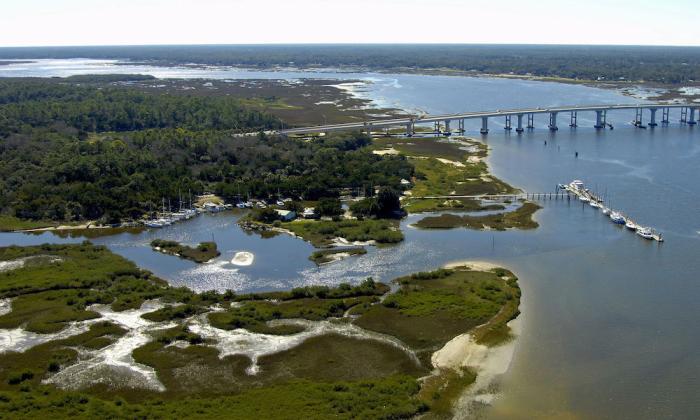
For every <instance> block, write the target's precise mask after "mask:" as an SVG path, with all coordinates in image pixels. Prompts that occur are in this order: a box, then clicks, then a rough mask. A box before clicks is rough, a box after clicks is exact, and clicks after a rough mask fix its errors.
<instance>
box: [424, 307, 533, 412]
mask: <svg viewBox="0 0 700 420" xmlns="http://www.w3.org/2000/svg"><path fill="white" fill-rule="evenodd" d="M519 319H520V318H516V319H514V320H512V321H510V322H509V323H508V327H510V330H511V334H512V335H513V336H514V337H515V338H517V336H518V335H520V332H521V323H520V321H519ZM460 337H461V336H460ZM460 337H457V338H460ZM515 338H514V339H512V340H510V341H508V342H506V343H504V344H501V345H499V346H495V347H487V346H483V345H481V344H477V343H474V341H473V340H471V337H470V340H469V341H468V342H465V341H464V338H461V339H460V341H462V344H463V347H462V349H463V350H462V355H463V356H464V358H463V359H462V366H466V367H469V368H471V369H473V370H474V371H475V372H476V373H477V376H476V381H475V382H474V384H472V386H470V387H469V388H467V390H466V391H465V393H464V394H462V396H461V397H460V398H459V400H458V401H457V402H456V403H455V410H454V412H455V413H456V415H455V418H457V419H467V418H472V417H473V415H474V414H475V413H476V412H478V411H480V410H483V409H484V408H486V407H487V406H490V405H491V404H492V403H493V401H494V400H495V399H496V398H498V392H499V388H500V387H499V384H500V379H501V378H502V376H503V375H504V374H505V373H506V372H507V371H508V368H509V367H510V364H511V362H512V361H513V355H514V353H515V344H516V341H517V340H516V339H515ZM449 344H450V343H448V345H449ZM453 346H454V345H453ZM448 355H450V352H449V351H448V352H447V353H445V355H444V356H438V358H439V359H446V358H447V356H448ZM452 355H455V354H454V353H452ZM457 359H458V357H455V358H453V359H451V361H455V360H457ZM442 361H443V360H440V361H439V362H442Z"/></svg>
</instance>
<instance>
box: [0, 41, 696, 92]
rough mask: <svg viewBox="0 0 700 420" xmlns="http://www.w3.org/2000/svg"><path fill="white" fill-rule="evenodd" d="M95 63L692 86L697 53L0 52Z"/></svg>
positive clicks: (598, 49)
mask: <svg viewBox="0 0 700 420" xmlns="http://www.w3.org/2000/svg"><path fill="white" fill-rule="evenodd" d="M75 57H84V58H101V59H122V60H133V61H138V62H151V63H153V62H155V63H160V64H189V63H199V64H212V65H238V66H248V67H271V66H297V67H324V66H361V67H366V68H370V69H375V70H382V69H387V70H396V69H436V68H447V69H454V70H461V71H474V72H478V73H488V74H501V73H513V74H517V75H527V74H532V75H536V76H551V77H565V78H572V79H585V80H596V79H598V78H603V79H605V80H620V79H624V80H632V81H639V80H646V81H654V82H662V83H674V84H675V83H686V82H691V81H700V48H698V47H667V46H664V47H652V46H581V45H406V44H400V45H377V44H375V45H330V44H329V45H200V46H177V45H169V46H107V47H104V46H100V47H31V48H30V47H26V48H0V59H8V60H10V59H32V58H75Z"/></svg>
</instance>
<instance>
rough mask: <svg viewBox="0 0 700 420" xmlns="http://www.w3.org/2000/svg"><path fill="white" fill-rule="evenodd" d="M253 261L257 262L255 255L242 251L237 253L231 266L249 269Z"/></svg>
mask: <svg viewBox="0 0 700 420" xmlns="http://www.w3.org/2000/svg"><path fill="white" fill-rule="evenodd" d="M253 261H255V255H253V254H252V253H250V252H247V251H241V252H236V255H234V256H233V259H231V264H233V265H237V266H240V267H247V266H249V265H253Z"/></svg>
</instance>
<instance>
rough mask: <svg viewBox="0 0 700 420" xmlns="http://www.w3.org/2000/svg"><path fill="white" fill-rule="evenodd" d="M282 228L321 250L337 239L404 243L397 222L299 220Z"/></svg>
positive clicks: (384, 220) (379, 220) (374, 220)
mask: <svg viewBox="0 0 700 420" xmlns="http://www.w3.org/2000/svg"><path fill="white" fill-rule="evenodd" d="M282 227H283V228H284V229H287V230H289V231H291V232H293V233H294V234H295V235H297V236H300V237H302V238H303V239H304V240H307V241H309V242H311V244H313V245H314V246H316V247H319V248H320V247H324V246H328V245H330V244H331V243H332V242H333V240H334V239H336V238H344V239H346V240H348V241H350V242H367V241H375V242H376V243H378V244H394V243H398V242H401V241H403V233H401V230H399V224H398V221H396V220H386V219H364V220H339V221H334V220H299V221H295V222H289V223H282Z"/></svg>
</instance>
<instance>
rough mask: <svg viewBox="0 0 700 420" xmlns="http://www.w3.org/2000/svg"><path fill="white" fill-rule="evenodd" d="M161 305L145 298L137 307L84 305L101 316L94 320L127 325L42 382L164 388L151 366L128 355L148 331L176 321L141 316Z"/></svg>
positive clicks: (147, 336)
mask: <svg viewBox="0 0 700 420" xmlns="http://www.w3.org/2000/svg"><path fill="white" fill-rule="evenodd" d="M163 306H164V305H163V304H161V303H160V302H158V301H148V302H144V303H143V305H141V307H140V308H139V309H129V310H126V311H122V312H115V311H113V310H112V309H111V308H110V307H109V306H107V305H92V306H90V307H88V309H90V310H93V311H96V312H98V313H99V314H100V315H101V316H102V317H101V318H98V319H97V320H95V321H100V322H101V321H110V322H112V323H114V324H116V325H118V326H120V327H123V328H125V329H127V330H128V332H127V333H126V334H125V335H124V336H122V337H119V338H118V339H117V340H116V341H115V342H114V343H112V344H110V345H109V346H107V347H105V348H103V349H99V350H95V351H92V352H89V353H88V354H89V357H87V358H86V359H83V360H80V361H79V362H78V363H76V364H74V365H71V366H68V367H66V368H65V369H63V370H61V371H59V372H58V373H57V374H55V375H53V376H52V377H50V378H48V379H46V380H45V381H44V382H45V383H53V384H55V385H56V386H58V387H60V388H64V389H81V388H86V387H89V386H92V385H96V384H106V385H108V386H110V387H129V388H144V389H151V390H154V391H164V390H165V387H164V386H163V384H162V383H161V382H160V381H159V380H158V376H157V375H156V371H155V369H153V368H152V367H150V366H146V365H143V364H140V363H136V361H135V360H134V358H133V356H132V353H133V351H134V350H136V349H137V348H139V347H141V346H143V345H145V344H146V343H148V342H150V341H151V340H153V337H152V336H151V334H150V333H151V332H152V331H154V330H158V329H166V328H173V327H175V326H176V325H177V324H175V323H172V322H170V323H157V322H152V321H148V320H146V319H144V318H142V317H141V315H143V314H145V313H148V312H153V311H155V310H157V309H160V308H162V307H163Z"/></svg>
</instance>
